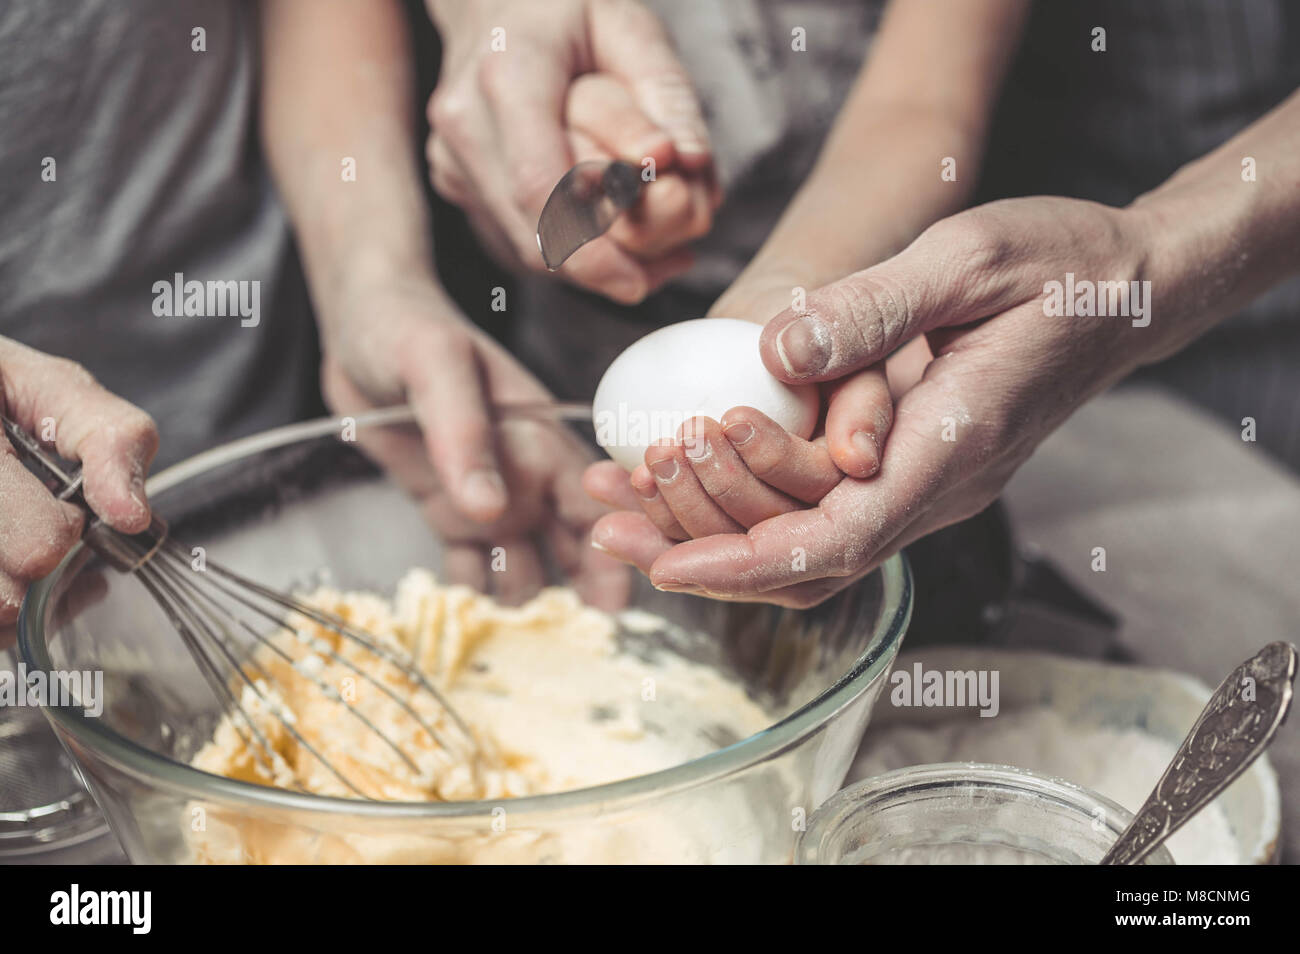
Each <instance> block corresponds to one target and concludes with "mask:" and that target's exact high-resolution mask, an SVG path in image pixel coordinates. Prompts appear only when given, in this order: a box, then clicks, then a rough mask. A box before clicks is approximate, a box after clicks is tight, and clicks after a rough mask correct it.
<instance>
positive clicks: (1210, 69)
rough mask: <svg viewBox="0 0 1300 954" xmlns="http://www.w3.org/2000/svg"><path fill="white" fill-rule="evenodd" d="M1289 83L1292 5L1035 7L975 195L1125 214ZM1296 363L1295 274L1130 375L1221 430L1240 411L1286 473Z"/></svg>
mask: <svg viewBox="0 0 1300 954" xmlns="http://www.w3.org/2000/svg"><path fill="white" fill-rule="evenodd" d="M1094 27H1102V28H1104V29H1105V30H1106V45H1107V49H1106V52H1104V53H1102V52H1094V51H1093V50H1092V49H1091V45H1090V44H1091V39H1092V30H1093V28H1094ZM1297 88H1300V4H1296V3H1294V2H1287V0H1143V2H1141V3H1133V2H1131V0H1088V2H1086V3H1085V2H1075V0H1068V2H1052V3H1038V4H1036V5H1035V7H1034V11H1033V15H1032V17H1031V20H1030V23H1029V26H1028V29H1027V33H1026V39H1025V43H1024V45H1023V47H1022V49H1021V52H1020V54H1019V56H1018V58H1017V61H1016V63H1015V65H1014V66H1013V68H1012V70H1011V73H1010V75H1009V79H1008V83H1007V88H1006V91H1005V93H1004V95H1003V97H1002V100H1001V103H1000V107H999V111H998V115H997V117H996V119H995V123H994V131H993V135H992V138H991V147H990V153H989V158H988V161H987V163H986V171H985V175H984V181H983V183H982V186H981V189H980V199H982V200H986V199H992V198H1000V197H1005V196H1013V195H1035V194H1043V193H1048V194H1056V195H1069V196H1077V197H1079V198H1085V199H1093V200H1096V201H1099V202H1106V203H1108V204H1111V205H1125V204H1127V203H1129V202H1131V201H1132V200H1133V199H1134V198H1136V197H1137V196H1138V195H1140V194H1141V193H1142V192H1145V191H1146V190H1148V189H1151V188H1153V187H1155V186H1156V185H1158V184H1159V183H1161V182H1162V181H1164V180H1165V179H1166V178H1168V177H1169V176H1170V175H1172V174H1173V173H1174V172H1175V171H1176V170H1177V169H1178V168H1179V166H1182V165H1183V164H1185V163H1187V162H1188V161H1190V160H1192V159H1195V158H1197V157H1198V156H1201V155H1204V154H1205V153H1207V152H1210V151H1211V150H1213V149H1214V148H1216V147H1217V146H1219V145H1221V144H1222V143H1223V142H1224V141H1226V140H1227V139H1230V138H1231V137H1232V136H1233V135H1234V134H1236V133H1237V132H1239V131H1240V130H1241V129H1242V128H1244V127H1245V126H1247V125H1249V124H1250V122H1251V121H1253V120H1254V119H1256V118H1258V117H1259V116H1261V115H1263V114H1264V113H1265V112H1267V111H1268V110H1269V109H1271V108H1272V107H1274V106H1276V105H1277V104H1278V103H1279V102H1281V101H1282V100H1283V99H1285V98H1286V97H1287V96H1288V95H1290V94H1291V93H1292V92H1294V91H1295V90H1296V89H1297ZM1243 187H1244V188H1249V186H1243ZM1260 188H1263V186H1260ZM1296 256H1297V259H1298V260H1300V249H1297V250H1296ZM1156 295H1157V298H1156V301H1155V308H1156V309H1158V308H1159V297H1158V296H1159V289H1156ZM1155 320H1159V318H1158V312H1157V317H1156V319H1155ZM1298 368H1300V278H1296V279H1292V280H1291V281H1288V282H1285V283H1283V284H1281V285H1279V286H1277V287H1276V288H1274V289H1272V290H1271V291H1269V292H1268V293H1267V294H1265V295H1263V296H1262V297H1260V298H1259V299H1257V300H1256V301H1254V302H1252V303H1251V304H1250V305H1249V306H1248V307H1247V308H1245V309H1244V310H1243V311H1242V312H1241V313H1240V314H1238V315H1236V316H1234V317H1233V318H1232V319H1231V320H1230V321H1228V322H1225V323H1224V324H1222V325H1220V326H1219V327H1218V328H1216V329H1214V330H1213V331H1211V332H1210V333H1209V334H1207V335H1206V336H1205V337H1204V338H1202V339H1201V340H1200V341H1198V342H1197V343H1196V344H1194V345H1193V346H1192V347H1191V348H1188V349H1187V350H1185V351H1183V352H1182V353H1180V354H1178V355H1175V356H1173V357H1172V358H1170V359H1168V360H1167V361H1165V362H1163V363H1162V364H1161V365H1159V366H1157V367H1155V368H1151V369H1149V370H1147V371H1144V372H1143V373H1142V374H1141V375H1140V377H1141V378H1143V379H1146V380H1150V381H1156V382H1160V383H1163V384H1165V385H1167V386H1169V387H1172V388H1174V389H1175V390H1177V391H1178V392H1180V393H1181V394H1183V395H1184V396H1186V397H1188V398H1189V399H1190V400H1192V401H1193V402H1195V403H1197V404H1199V405H1200V406H1202V407H1204V408H1206V409H1208V410H1210V411H1213V412H1214V413H1216V414H1218V415H1221V416H1223V417H1224V418H1226V419H1227V420H1229V421H1232V422H1240V420H1241V419H1242V418H1243V417H1254V418H1255V419H1256V421H1257V422H1258V427H1259V441H1260V444H1261V445H1263V446H1264V447H1266V448H1267V449H1268V450H1269V451H1270V452H1271V453H1273V454H1274V455H1276V456H1277V457H1278V458H1279V459H1280V460H1282V461H1283V462H1284V463H1286V464H1287V465H1288V466H1290V467H1291V468H1292V469H1293V470H1300V395H1298V394H1297V390H1298V388H1297V381H1296V378H1295V374H1296V369H1298Z"/></svg>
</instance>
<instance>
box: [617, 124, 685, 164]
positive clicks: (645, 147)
mask: <svg viewBox="0 0 1300 954" xmlns="http://www.w3.org/2000/svg"><path fill="white" fill-rule="evenodd" d="M672 144H673V140H672V137H671V136H669V135H668V134H667V133H666V132H663V131H659V132H653V133H650V134H649V135H648V136H646V137H645V138H644V139H642V140H641V141H640V142H638V143H637V144H636V147H635V148H634V149H633V150H632V152H631V154H630V155H628V156H625V157H624V158H626V159H629V160H631V161H635V162H641V161H642V160H643V159H645V157H646V156H649V155H651V154H652V153H656V152H658V151H659V150H660V149H663V148H664V147H665V146H671V145H672Z"/></svg>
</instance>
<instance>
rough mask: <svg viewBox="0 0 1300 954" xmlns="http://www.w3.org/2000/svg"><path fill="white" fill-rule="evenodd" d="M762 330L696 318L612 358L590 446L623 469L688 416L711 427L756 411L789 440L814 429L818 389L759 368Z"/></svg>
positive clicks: (599, 389)
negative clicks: (729, 415) (737, 413)
mask: <svg viewBox="0 0 1300 954" xmlns="http://www.w3.org/2000/svg"><path fill="white" fill-rule="evenodd" d="M762 333H763V328H762V326H761V325H756V324H754V323H753V322H751V321H740V320H738V319H735V318H700V319H697V320H695V321H683V322H680V323H678V324H675V325H669V326H667V327H666V328H660V329H659V330H658V331H655V332H652V333H650V334H648V335H646V336H645V337H644V338H642V339H641V340H640V341H637V342H635V343H633V344H632V345H631V346H630V347H629V348H628V349H627V350H626V351H624V352H623V353H622V354H620V355H619V356H618V357H617V358H615V359H614V362H613V363H612V364H611V365H610V366H609V368H608V369H607V370H606V371H605V375H604V377H602V378H601V379H600V384H599V385H598V386H597V388H596V397H595V400H593V401H592V422H593V424H594V425H595V427H596V441H597V442H598V443H599V444H600V446H601V447H603V448H604V449H605V452H606V453H607V454H609V456H610V457H612V458H613V459H614V460H615V461H617V462H618V463H619V464H620V465H621V466H623V467H624V468H626V469H627V470H632V469H633V468H635V467H636V466H637V465H638V464H640V463H641V462H642V460H643V458H644V456H645V451H646V448H647V447H649V446H650V445H651V444H653V443H655V442H657V441H659V440H663V439H665V438H668V439H671V438H674V437H676V436H677V431H678V429H679V428H680V427H681V426H682V424H683V423H685V422H686V421H688V420H690V419H691V418H692V417H696V416H704V417H711V418H713V419H714V420H715V421H716V420H720V419H721V418H722V415H723V414H725V413H726V412H727V411H729V410H731V409H732V408H733V407H752V408H755V409H756V410H759V411H762V412H763V413H764V414H766V415H767V416H768V417H770V418H771V419H772V420H774V421H776V422H777V423H778V424H780V425H781V426H782V427H784V428H785V429H786V430H787V431H789V432H790V433H792V434H797V435H798V436H799V437H803V438H808V437H811V436H812V432H813V429H814V428H815V427H816V426H817V415H818V410H819V402H818V393H817V388H816V387H814V386H810V385H800V386H797V387H791V386H790V385H788V384H785V383H784V382H782V381H778V380H777V379H776V378H774V377H772V375H771V374H770V373H768V370H767V368H765V367H763V360H762V358H761V357H759V353H758V339H759V336H760V335H761V334H762Z"/></svg>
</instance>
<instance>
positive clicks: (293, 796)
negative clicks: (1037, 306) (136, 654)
mask: <svg viewBox="0 0 1300 954" xmlns="http://www.w3.org/2000/svg"><path fill="white" fill-rule="evenodd" d="M349 417H350V419H351V420H353V421H355V424H356V426H357V427H358V428H361V427H376V426H383V425H391V424H404V423H411V422H413V421H414V419H415V418H414V414H413V412H412V410H411V408H410V407H409V406H399V407H393V408H381V409H379V410H375V411H369V412H362V413H358V414H355V415H351V416H349ZM343 420H345V418H344V417H343V416H335V417H322V418H316V419H314V420H309V421H302V422H299V423H296V424H286V425H283V426H281V427H277V428H272V429H270V430H267V431H263V432H261V433H258V434H253V435H250V436H248V437H244V438H239V439H237V440H233V441H230V442H229V443H226V444H222V445H220V446H218V447H214V448H212V449H210V450H206V451H203V452H201V453H199V454H196V455H195V456H193V457H190V458H187V459H186V460H183V461H180V462H178V463H176V464H173V465H172V466H170V467H168V468H166V469H165V470H162V471H160V472H159V473H157V474H155V475H153V476H152V477H150V479H149V481H148V485H147V490H148V493H149V494H150V496H153V495H155V494H159V493H161V492H163V491H166V490H169V489H171V488H173V487H175V486H176V485H178V484H180V483H182V482H183V481H185V480H188V479H189V478H191V477H194V476H197V475H199V474H202V473H204V472H206V471H208V470H211V469H212V468H215V467H218V466H221V465H224V464H228V463H231V462H233V461H236V460H239V459H241V458H244V457H248V456H249V455H252V454H255V453H258V452H260V451H265V450H271V449H274V448H277V447H283V446H286V445H289V444H295V443H301V442H304V441H307V440H313V439H317V438H322V437H336V436H337V435H338V433H339V427H340V422H341V421H343ZM84 549H85V544H84V543H78V544H76V545H75V546H74V547H73V548H72V549H71V550H70V551H69V552H68V554H67V555H66V556H65V557H64V558H63V560H62V561H61V562H60V563H59V565H58V566H57V567H56V568H55V569H54V570H53V571H52V572H51V573H50V574H49V575H48V576H46V577H44V578H43V579H41V580H38V581H37V582H36V583H33V584H32V586H31V587H30V588H29V589H28V592H27V597H26V599H24V600H23V605H22V608H21V610H20V612H19V618H18V646H19V652H20V653H21V655H22V658H23V659H24V661H25V662H26V663H27V665H28V667H29V668H31V669H34V670H39V671H42V672H50V671H52V670H53V668H54V666H53V663H52V661H51V659H50V656H49V651H48V647H47V645H46V639H45V637H46V633H45V616H46V611H47V608H48V605H49V601H50V599H51V597H52V596H53V594H54V591H55V588H56V587H57V586H58V584H59V583H60V582H61V580H62V578H63V575H64V574H65V572H67V571H68V568H69V567H70V566H72V565H73V564H74V562H75V561H76V560H77V558H78V556H79V555H80V554H81V553H82V552H83V550H84ZM873 572H879V573H880V574H881V576H882V593H883V597H882V599H883V605H882V606H881V608H880V611H879V619H880V624H879V625H878V626H877V627H876V629H875V632H874V633H873V634H872V636H871V640H870V642H869V643H868V644H867V646H866V649H865V650H864V651H863V652H862V654H861V655H860V656H859V657H858V658H857V659H856V660H855V661H854V664H853V666H852V667H851V668H850V669H849V670H848V671H847V672H845V673H844V674H843V675H841V676H840V677H839V678H838V679H837V680H836V681H835V682H834V683H833V684H832V685H831V686H829V687H827V688H826V689H824V690H823V691H822V692H820V693H819V694H818V695H817V696H816V697H814V698H813V699H811V700H809V701H808V702H807V703H805V704H804V705H803V706H801V707H800V708H798V709H796V710H795V711H794V712H791V713H790V714H789V715H787V716H785V717H784V718H783V719H781V720H779V721H777V722H775V723H773V724H772V725H770V726H768V727H766V728H764V729H762V730H760V731H759V732H756V733H754V734H753V735H750V736H748V737H746V738H744V739H741V740H740V741H738V742H734V743H732V744H731V745H728V746H725V747H723V748H721V749H718V750H716V751H714V752H710V753H708V754H707V755H702V756H699V757H698V758H695V759H691V760H689V761H687V762H682V763H679V764H678V765H674V766H670V767H668V768H666V769H660V770H659V771H657V772H651V773H648V774H645V775H636V776H633V777H631V778H626V779H619V780H617V781H613V782H606V783H603V784H601V785H593V786H588V787H586V788H578V789H571V790H569V791H564V792H553V793H547V794H541V795H527V796H523V797H520V798H512V799H509V805H510V813H511V816H512V817H527V816H529V815H534V814H545V815H547V816H548V817H553V816H554V815H555V814H556V813H557V812H558V813H564V812H569V811H573V812H576V813H580V812H581V811H582V810H583V809H586V808H590V807H591V806H592V805H597V806H599V807H600V809H601V811H602V812H604V811H609V810H611V809H612V808H614V807H619V808H622V807H626V806H628V805H631V804H634V803H637V802H640V801H644V800H648V799H651V798H657V797H660V796H663V795H665V794H668V793H671V792H676V791H682V790H686V789H689V788H694V787H697V786H699V785H703V784H706V783H708V782H711V781H713V780H715V779H719V778H723V777H726V776H728V775H731V774H734V773H735V772H738V771H740V770H743V769H744V768H747V767H748V766H750V765H753V764H757V763H759V762H762V761H765V760H766V759H768V758H771V757H773V756H776V755H779V754H780V753H782V752H784V751H785V750H787V749H789V748H791V747H793V746H794V745H796V744H797V743H799V742H801V741H802V740H803V739H804V738H806V737H808V736H809V735H811V734H813V733H814V732H816V731H817V730H819V729H820V728H821V727H822V726H824V725H825V724H826V723H828V722H829V721H830V719H831V718H832V717H833V716H834V715H835V714H836V713H837V712H839V711H840V710H841V709H843V708H844V707H846V706H848V705H849V704H850V703H851V702H853V701H854V700H855V699H856V698H857V697H858V696H859V695H860V694H861V693H863V692H865V691H866V690H867V688H868V687H869V686H870V685H871V684H872V683H873V682H874V681H875V679H876V678H877V676H879V675H881V674H882V673H883V672H884V671H885V670H886V669H888V668H889V666H890V665H891V664H892V662H893V660H894V657H895V656H896V655H897V653H898V647H899V645H900V643H901V642H902V637H903V635H904V634H905V633H906V632H907V625H908V622H909V621H910V619H911V613H912V597H913V592H914V590H913V583H912V574H911V569H910V568H909V566H908V564H907V560H906V558H905V557H904V556H903V555H902V554H901V553H897V554H895V555H893V556H891V557H889V558H888V559H887V560H885V561H884V562H883V563H882V564H881V565H880V567H879V568H878V570H876V571H873ZM832 598H836V597H832ZM42 708H43V709H44V711H45V714H46V716H47V717H48V718H49V719H50V721H51V722H52V723H53V724H54V726H55V728H56V729H58V730H60V732H62V733H66V734H67V736H68V737H70V738H71V739H73V740H74V741H75V742H76V743H77V744H78V745H80V746H84V747H85V748H86V749H87V750H88V751H90V752H92V753H94V755H95V757H96V758H99V759H104V760H106V761H108V762H109V763H110V764H112V765H113V766H114V767H115V768H117V769H118V770H119V771H122V772H124V773H125V774H127V775H129V776H131V777H133V778H135V779H136V780H138V781H141V782H144V783H145V784H147V785H149V786H151V787H155V788H158V787H161V788H164V789H166V790H169V791H173V792H180V793H183V794H184V795H185V796H186V797H188V798H195V799H203V798H208V799H219V800H220V801H222V802H223V803H224V804H230V803H235V804H238V805H242V806H247V807H249V808H263V809H266V808H270V809H275V810H284V811H301V812H313V813H315V812H324V813H327V814H334V815H353V816H357V815H360V816H364V817H367V818H370V819H376V820H378V819H389V820H393V819H403V818H406V819H409V818H425V819H432V818H473V817H479V816H483V815H487V814H489V813H490V812H491V810H492V809H493V808H496V807H499V806H500V804H501V801H502V800H501V799H497V800H495V801H488V800H479V801H464V802H387V801H365V800H361V799H352V798H339V797H333V796H326V795H315V794H310V793H299V792H291V791H288V790H287V789H280V788H272V787H270V786H265V785H257V784H254V783H252V782H243V781H238V780H235V779H230V778H226V777H224V776H220V775H213V774H211V773H208V772H204V771H202V770H201V769H197V768H194V767H193V766H191V765H188V764H184V763H181V762H177V761H174V760H172V759H170V758H167V757H166V756H162V755H159V754H157V753H155V752H152V751H150V750H149V749H147V748H145V747H143V746H141V745H138V744H136V743H135V742H132V741H131V740H129V739H127V738H124V737H123V736H120V735H118V734H117V733H116V732H114V731H112V730H111V729H108V728H107V727H105V726H103V725H100V724H99V723H98V722H97V720H95V719H91V718H88V717H86V716H85V715H84V714H83V713H82V712H81V710H80V709H79V708H78V707H76V706H60V705H44V706H43V707H42ZM74 760H76V761H78V763H80V761H81V760H80V759H76V758H75V755H74Z"/></svg>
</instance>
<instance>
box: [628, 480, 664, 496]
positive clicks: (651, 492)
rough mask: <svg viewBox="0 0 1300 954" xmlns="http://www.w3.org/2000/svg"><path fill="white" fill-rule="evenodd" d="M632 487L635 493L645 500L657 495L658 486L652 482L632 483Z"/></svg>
mask: <svg viewBox="0 0 1300 954" xmlns="http://www.w3.org/2000/svg"><path fill="white" fill-rule="evenodd" d="M632 489H633V490H635V491H636V492H637V494H638V495H639V496H640V497H642V498H643V499H645V500H654V499H655V497H657V496H659V488H658V487H656V486H655V485H654V484H653V483H651V484H645V485H641V484H638V483H633V484H632Z"/></svg>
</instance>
